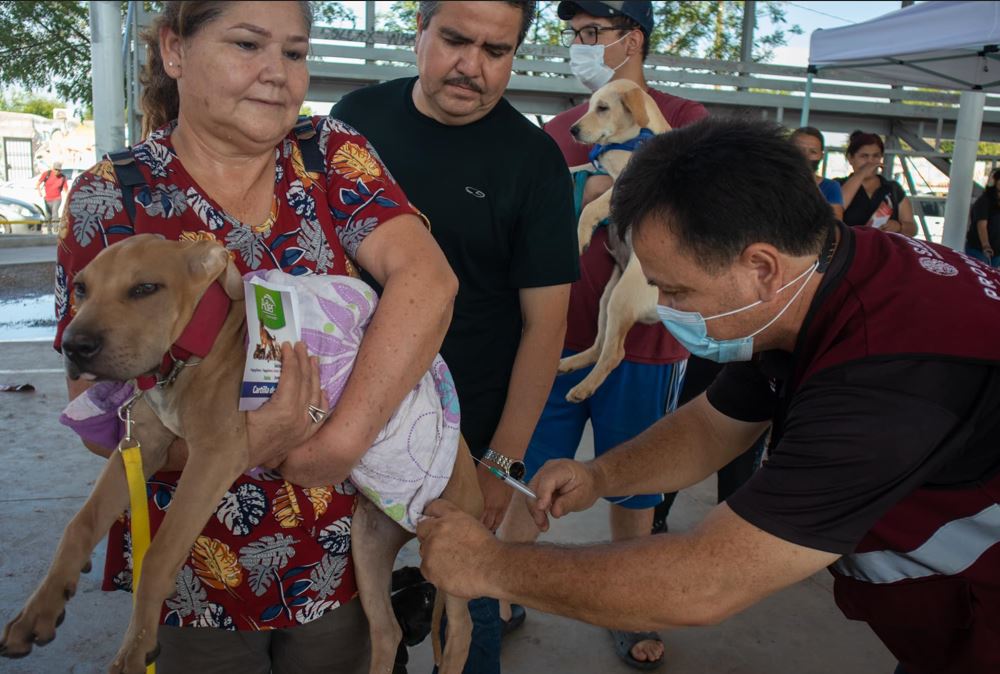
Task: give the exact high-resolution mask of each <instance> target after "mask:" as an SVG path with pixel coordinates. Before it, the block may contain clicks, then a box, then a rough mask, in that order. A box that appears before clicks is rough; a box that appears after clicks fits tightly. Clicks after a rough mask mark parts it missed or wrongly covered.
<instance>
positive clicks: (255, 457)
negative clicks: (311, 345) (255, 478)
mask: <svg viewBox="0 0 1000 674" xmlns="http://www.w3.org/2000/svg"><path fill="white" fill-rule="evenodd" d="M310 405H312V406H314V407H318V408H319V409H321V410H323V411H324V412H325V411H326V410H327V409H328V408H327V401H326V396H325V395H324V393H323V390H322V388H320V385H319V361H318V359H317V358H316V357H315V356H312V357H310V355H309V352H308V351H307V350H306V345H305V344H304V343H302V342H298V343H297V344H296V345H295V346H294V348H293V347H292V345H291V344H289V343H288V342H285V343H284V344H282V345H281V378H280V379H279V380H278V388H277V390H275V392H274V395H273V396H271V399H270V400H269V401H267V402H266V403H264V404H263V405H262V406H261V407H260V409H258V410H255V411H253V412H248V413H247V439H248V440H249V445H250V448H249V454H250V456H249V466H250V467H254V466H265V467H268V468H273V467H275V466H277V465H278V464H280V463H281V462H282V461H284V460H285V456H287V454H288V452H289V450H291V449H292V448H293V447H298V446H299V445H301V444H302V443H304V442H305V441H306V440H308V439H309V438H311V437H312V436H313V434H314V433H316V431H318V430H319V427H320V426H321V425H322V424H321V422H322V419H320V423H317V422H315V421H314V420H313V418H312V416H311V415H310V414H309V407H310ZM325 416H326V415H325V414H324V415H323V417H324V418H325Z"/></svg>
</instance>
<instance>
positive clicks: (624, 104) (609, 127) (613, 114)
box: [559, 80, 670, 402]
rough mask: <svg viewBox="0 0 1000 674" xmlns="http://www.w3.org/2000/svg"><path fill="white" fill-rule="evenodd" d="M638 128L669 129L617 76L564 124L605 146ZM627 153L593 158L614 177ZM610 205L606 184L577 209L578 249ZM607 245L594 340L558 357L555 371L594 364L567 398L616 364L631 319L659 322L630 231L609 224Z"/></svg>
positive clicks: (581, 393)
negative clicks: (608, 259) (608, 260)
mask: <svg viewBox="0 0 1000 674" xmlns="http://www.w3.org/2000/svg"><path fill="white" fill-rule="evenodd" d="M642 129H649V130H650V131H652V132H653V133H654V134H660V133H665V132H667V131H669V130H670V125H669V124H667V120H666V119H664V118H663V115H662V114H661V113H660V109H659V108H658V107H657V106H656V103H655V102H654V101H653V99H652V98H651V97H650V96H649V94H647V93H646V92H645V91H643V90H642V88H641V87H639V85H637V84H636V83H635V82H632V81H630V80H618V81H615V82H611V83H610V84H606V85H604V86H603V87H601V88H600V89H598V90H597V91H595V92H594V95H593V96H591V97H590V107H589V109H588V111H587V113H586V114H585V115H584V116H583V117H581V118H580V120H579V121H578V122H577V123H576V124H574V125H573V126H572V127H571V128H570V133H571V134H572V135H573V137H574V138H575V139H576V140H577V141H579V142H581V143H586V144H588V145H590V144H595V143H598V144H601V145H609V144H612V143H624V142H626V141H628V140H630V139H632V138H635V137H637V136H639V133H640V130H642ZM631 157H632V152H631V151H629V150H622V149H609V150H607V151H606V152H604V153H603V154H602V155H601V156H600V157H599V158H598V161H599V162H600V165H601V168H603V169H604V170H605V171H607V172H608V174H609V175H610V176H611V178H612V180H617V179H618V176H619V175H620V174H621V172H622V171H623V170H624V169H625V165H626V164H627V163H628V161H629V159H630V158H631ZM588 167H591V164H585V165H583V166H575V167H573V168H571V169H570V170H571V171H579V170H582V169H586V168H588ZM612 189H613V187H612ZM610 208H611V189H608V190H607V191H606V192H604V194H602V195H601V196H599V197H597V198H596V199H594V200H593V201H591V202H590V203H589V204H587V205H586V206H585V207H584V209H583V211H582V212H581V213H580V220H579V225H578V228H577V235H578V237H579V243H580V253H581V254H582V253H583V251H584V250H586V248H587V246H588V245H589V244H590V238H591V236H592V235H593V233H594V229H595V228H596V227H597V225H598V223H600V222H601V221H602V220H604V219H605V218H606V217H608V213H609V211H610ZM608 244H609V251H610V252H611V254H612V256H613V257H614V258H615V269H614V271H613V272H612V274H611V278H610V279H609V280H608V285H607V286H605V288H604V292H603V294H602V295H601V304H600V314H599V316H598V319H597V339H596V340H595V341H594V344H593V345H592V346H591V347H590V348H589V349H587V350H585V351H581V352H580V353H578V354H575V355H573V356H569V357H568V358H563V359H562V360H561V361H559V373H560V374H564V373H566V372H572V371H574V370H579V369H580V368H584V367H587V366H588V365H592V364H594V363H597V364H596V365H595V366H594V369H593V370H591V371H590V374H588V375H587V376H586V377H585V378H584V379H583V381H581V382H580V383H579V384H577V385H576V386H574V387H573V388H572V389H570V390H569V392H568V393H567V394H566V399H567V400H568V401H570V402H580V401H582V400H586V399H587V398H589V397H590V396H592V395H593V394H594V391H596V390H597V387H598V386H600V385H601V384H602V383H603V382H604V380H605V379H606V378H607V376H608V375H609V374H610V373H611V371H612V370H614V369H615V368H616V367H618V365H619V363H621V362H622V359H623V358H624V357H625V336H626V335H627V334H628V331H629V330H630V329H631V328H632V326H633V325H635V324H636V323H637V322H641V323H648V324H655V323H658V322H659V318H658V317H657V314H656V302H657V292H656V289H655V288H653V287H651V286H650V285H649V284H648V283H647V281H646V277H645V276H644V275H643V273H642V268H641V267H640V266H639V260H638V259H637V258H636V256H635V253H633V252H632V241H631V236H626V237H625V238H624V239H623V238H622V237H621V236H619V234H618V229H617V227H616V226H615V224H614V223H611V225H610V226H609V231H608Z"/></svg>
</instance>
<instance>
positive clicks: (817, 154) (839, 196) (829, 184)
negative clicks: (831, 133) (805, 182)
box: [788, 126, 844, 220]
mask: <svg viewBox="0 0 1000 674" xmlns="http://www.w3.org/2000/svg"><path fill="white" fill-rule="evenodd" d="M788 139H789V140H790V141H792V143H794V144H795V147H797V148H799V151H800V152H801V153H802V156H803V157H805V158H806V161H807V162H809V166H810V167H811V168H812V170H813V174H814V175H813V178H815V180H816V187H818V188H819V193H820V194H822V195H823V198H824V199H826V201H827V203H829V204H830V208H832V209H833V217H835V218H837V219H838V220H843V219H844V195H843V193H842V192H841V189H840V183H838V182H837V181H836V180H830V179H829V178H824V177H823V176H821V175H820V174H819V165H820V164H821V163H822V161H823V154H824V152H825V150H826V141H825V140H824V139H823V134H822V133H821V132H820V130H819V129H817V128H816V127H813V126H803V127H799V128H798V129H795V131H792V135H791V136H789V138H788Z"/></svg>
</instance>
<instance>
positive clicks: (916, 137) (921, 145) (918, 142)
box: [892, 119, 951, 175]
mask: <svg viewBox="0 0 1000 674" xmlns="http://www.w3.org/2000/svg"><path fill="white" fill-rule="evenodd" d="M938 121H939V122H940V119H939V120H938ZM940 128H941V125H940V123H939V124H938V129H939V130H938V139H939V140H938V143H937V147H934V146H933V145H931V144H930V143H928V142H927V141H925V140H924V139H923V138H921V137H920V134H918V133H916V132H915V131H914V130H913V129H912V128H910V127H909V126H907V125H906V124H904V123H902V122H894V123H893V125H892V130H893V133H895V134H896V135H898V136H899V137H900V138H902V139H903V140H905V141H906V144H907V145H909V146H910V147H912V148H913V149H914V150H923V151H927V152H932V151H934V150H939V149H940V148H941V142H940V137H941V136H940V133H941V132H940ZM927 161H929V162H930V163H931V165H932V166H934V168H936V169H937V170H938V171H940V172H941V173H943V174H945V175H949V174H950V173H951V161H949V160H948V159H945V158H944V157H927Z"/></svg>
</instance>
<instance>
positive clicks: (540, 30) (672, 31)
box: [378, 0, 802, 61]
mask: <svg viewBox="0 0 1000 674" xmlns="http://www.w3.org/2000/svg"><path fill="white" fill-rule="evenodd" d="M783 4H784V3H781V2H775V1H774V0H768V1H765V2H758V3H757V5H756V14H757V17H756V18H757V24H758V25H760V23H761V21H760V20H761V19H762V18H764V17H767V18H769V19H770V21H771V24H772V25H773V26H784V25H785V24H786V23H787V19H786V18H785V9H784V7H783ZM557 6H558V3H556V2H539V3H538V15H537V16H536V17H535V22H534V23H533V24H532V26H531V29H530V30H529V31H528V35H527V37H526V38H525V42H528V43H533V44H559V34H560V32H561V31H562V30H563V27H564V26H563V22H562V21H561V20H560V19H559V17H558V16H557V14H556V8H557ZM744 7H745V4H744V3H743V2H740V1H737V0H671V1H668V2H654V3H653V12H654V21H655V25H656V28H655V30H654V31H653V34H652V36H651V37H650V41H649V45H650V51H651V52H654V53H665V54H672V55H675V56H692V57H697V58H714V59H721V60H728V61H738V60H739V58H740V41H741V39H742V31H743V10H744ZM416 17H417V3H416V2H413V1H412V0H405V1H400V2H394V3H392V6H391V8H390V9H389V11H388V12H387V13H380V14H379V16H378V26H379V28H380V29H381V30H385V31H398V32H408V33H411V32H413V31H415V30H416V28H417V19H416ZM787 33H793V34H795V35H800V34H801V33H802V29H801V28H800V27H799V26H797V25H792V26H789V27H788V28H787V29H785V28H774V29H773V30H772V31H771V32H769V33H762V32H761V31H757V32H755V33H754V44H753V51H752V58H753V60H754V61H769V60H770V59H772V58H773V57H774V49H775V47H780V46H782V45H784V44H787V41H788V40H787V37H786V34H787Z"/></svg>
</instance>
